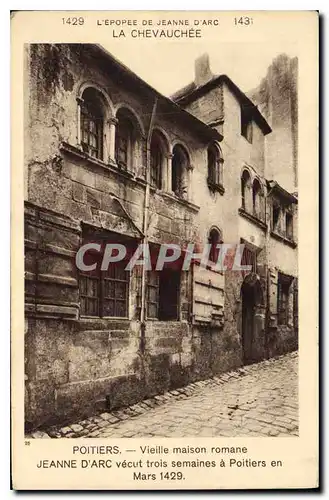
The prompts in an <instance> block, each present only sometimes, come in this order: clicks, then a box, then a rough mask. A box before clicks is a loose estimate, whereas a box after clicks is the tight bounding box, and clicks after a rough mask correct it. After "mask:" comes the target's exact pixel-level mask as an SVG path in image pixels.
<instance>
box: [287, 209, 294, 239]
mask: <svg viewBox="0 0 329 500" xmlns="http://www.w3.org/2000/svg"><path fill="white" fill-rule="evenodd" d="M293 237H294V234H293V216H292V214H291V213H289V212H287V213H286V238H288V239H289V240H293Z"/></svg>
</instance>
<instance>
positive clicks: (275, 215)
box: [272, 204, 281, 231]
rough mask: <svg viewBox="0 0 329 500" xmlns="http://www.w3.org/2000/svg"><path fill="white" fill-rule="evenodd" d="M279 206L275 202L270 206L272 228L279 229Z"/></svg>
mask: <svg viewBox="0 0 329 500" xmlns="http://www.w3.org/2000/svg"><path fill="white" fill-rule="evenodd" d="M280 212H281V209H280V206H279V205H277V204H273V206H272V230H273V231H279V230H280Z"/></svg>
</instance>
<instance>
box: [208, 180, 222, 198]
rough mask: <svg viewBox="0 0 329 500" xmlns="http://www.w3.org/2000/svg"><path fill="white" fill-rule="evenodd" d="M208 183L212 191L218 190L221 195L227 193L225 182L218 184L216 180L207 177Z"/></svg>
mask: <svg viewBox="0 0 329 500" xmlns="http://www.w3.org/2000/svg"><path fill="white" fill-rule="evenodd" d="M207 184H208V187H209V189H210V191H217V192H218V193H220V194H221V195H223V194H224V193H225V188H224V186H223V184H216V183H215V182H212V181H211V180H209V179H207Z"/></svg>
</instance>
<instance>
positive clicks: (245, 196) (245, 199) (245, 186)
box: [241, 170, 252, 212]
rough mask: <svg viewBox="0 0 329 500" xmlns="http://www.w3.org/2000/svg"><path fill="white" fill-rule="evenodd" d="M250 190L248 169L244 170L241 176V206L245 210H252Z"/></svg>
mask: <svg viewBox="0 0 329 500" xmlns="http://www.w3.org/2000/svg"><path fill="white" fill-rule="evenodd" d="M250 191H251V180H250V174H249V172H248V170H244V171H243V173H242V176H241V206H242V208H243V210H246V211H247V212H251V210H252V205H251V197H250Z"/></svg>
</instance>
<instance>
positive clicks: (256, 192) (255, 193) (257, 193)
mask: <svg viewBox="0 0 329 500" xmlns="http://www.w3.org/2000/svg"><path fill="white" fill-rule="evenodd" d="M261 197H262V188H261V185H260V183H259V181H258V180H257V179H255V180H254V183H253V186H252V208H253V214H254V216H255V217H257V218H259V219H261V218H262V198H261Z"/></svg>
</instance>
